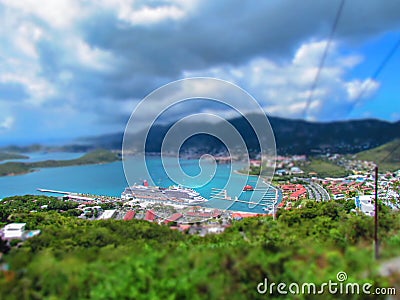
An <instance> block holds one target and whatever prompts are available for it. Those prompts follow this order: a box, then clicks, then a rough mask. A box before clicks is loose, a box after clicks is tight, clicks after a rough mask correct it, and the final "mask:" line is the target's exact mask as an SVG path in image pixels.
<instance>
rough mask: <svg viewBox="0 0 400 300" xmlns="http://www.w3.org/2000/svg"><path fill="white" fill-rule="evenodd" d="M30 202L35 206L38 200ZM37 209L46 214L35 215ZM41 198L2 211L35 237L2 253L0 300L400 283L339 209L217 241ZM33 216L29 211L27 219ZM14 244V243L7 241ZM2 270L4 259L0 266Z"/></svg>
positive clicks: (256, 224) (243, 225)
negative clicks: (263, 285)
mask: <svg viewBox="0 0 400 300" xmlns="http://www.w3.org/2000/svg"><path fill="white" fill-rule="evenodd" d="M35 201H36V202H35ZM44 203H46V204H48V207H49V209H51V210H50V211H43V210H41V209H40V207H41V205H43V204H44ZM65 204H66V203H65V202H62V201H57V200H56V199H55V198H49V197H44V196H20V197H12V198H6V199H4V202H2V204H0V222H7V223H8V222H9V221H14V222H26V223H27V228H28V229H40V230H41V234H40V235H39V236H37V237H34V238H32V239H30V240H28V241H26V242H25V243H24V244H23V245H22V246H21V247H20V248H13V249H12V250H11V251H9V249H8V248H7V247H6V246H5V245H3V246H2V245H1V243H0V251H2V252H5V253H6V254H5V255H4V256H3V261H4V262H5V263H7V271H4V272H1V271H0V299H10V300H12V299H18V300H19V299H107V300H111V299H171V300H172V299H191V300H192V299H231V300H235V299H238V300H239V299H240V300H241V299H267V298H268V299H276V298H280V299H386V296H382V297H379V295H374V297H367V296H368V295H364V294H361V295H347V294H340V293H336V294H329V292H328V290H327V289H325V293H324V295H315V296H314V295H307V294H299V295H292V294H287V295H283V296H282V295H280V294H279V293H278V292H277V290H276V289H274V290H273V291H272V293H271V294H270V291H268V292H267V293H266V294H259V293H258V292H257V286H258V284H259V283H260V282H263V281H264V279H265V278H268V282H269V283H279V282H285V283H299V284H302V283H307V282H312V283H315V285H316V286H317V287H318V288H320V287H321V286H323V284H324V283H327V282H328V281H329V280H333V281H334V282H337V280H336V276H337V274H338V273H339V272H346V273H347V274H348V281H347V282H352V283H353V282H355V283H360V284H361V283H366V282H367V283H371V284H372V286H373V287H388V286H396V285H397V284H399V277H396V275H395V274H392V275H390V276H389V277H382V276H380V275H379V272H378V268H379V263H376V261H374V259H373V255H372V249H373V247H372V245H373V244H372V243H373V218H369V217H366V216H363V215H356V214H351V213H349V212H348V208H347V205H346V202H340V201H335V202H322V203H316V202H307V204H306V205H304V207H303V208H301V209H296V210H292V211H285V210H283V211H279V213H278V216H277V220H273V219H272V217H258V218H248V219H244V220H241V221H234V222H233V225H232V226H231V227H229V228H227V229H226V230H225V232H224V233H222V234H219V235H207V236H205V237H200V236H198V235H188V234H184V233H180V232H178V231H176V230H172V229H170V228H169V227H168V226H165V225H157V224H154V223H150V222H146V221H139V220H131V221H122V220H119V221H117V220H99V221H88V220H82V219H79V218H76V217H73V216H72V215H74V206H65ZM32 209H35V210H37V212H36V213H29V210H32ZM399 217H400V214H399V213H398V212H394V211H389V210H388V209H385V207H382V209H381V213H380V222H379V226H380V231H379V232H380V241H381V243H380V244H381V249H382V252H381V255H382V259H388V258H391V257H393V256H397V255H398V249H399V247H400V238H399V237H400V236H399V229H400V219H399ZM14 244H15V243H14ZM0 266H1V262H0Z"/></svg>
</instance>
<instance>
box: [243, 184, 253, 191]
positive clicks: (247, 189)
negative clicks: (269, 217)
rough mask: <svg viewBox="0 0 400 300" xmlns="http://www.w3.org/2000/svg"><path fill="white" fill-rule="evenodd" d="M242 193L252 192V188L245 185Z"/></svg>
mask: <svg viewBox="0 0 400 300" xmlns="http://www.w3.org/2000/svg"><path fill="white" fill-rule="evenodd" d="M243 191H244V192H250V191H254V187H252V186H251V185H246V186H245V187H244V188H243Z"/></svg>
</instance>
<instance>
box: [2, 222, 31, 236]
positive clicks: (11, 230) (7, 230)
mask: <svg viewBox="0 0 400 300" xmlns="http://www.w3.org/2000/svg"><path fill="white" fill-rule="evenodd" d="M25 225H26V223H11V224H7V225H6V226H5V227H4V238H5V239H22V238H23V235H24V232H25Z"/></svg>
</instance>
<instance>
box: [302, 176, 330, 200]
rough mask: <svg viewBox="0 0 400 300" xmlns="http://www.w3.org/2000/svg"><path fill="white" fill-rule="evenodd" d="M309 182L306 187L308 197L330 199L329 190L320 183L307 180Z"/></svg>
mask: <svg viewBox="0 0 400 300" xmlns="http://www.w3.org/2000/svg"><path fill="white" fill-rule="evenodd" d="M307 181H308V183H309V184H305V185H304V187H305V188H306V189H307V192H308V198H309V199H315V201H318V202H319V201H329V200H330V199H331V197H330V196H329V194H328V192H327V191H326V190H325V189H324V188H323V187H322V186H321V185H319V184H318V183H315V182H312V181H311V180H307Z"/></svg>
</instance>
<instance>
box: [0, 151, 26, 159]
mask: <svg viewBox="0 0 400 300" xmlns="http://www.w3.org/2000/svg"><path fill="white" fill-rule="evenodd" d="M22 158H29V157H28V156H26V155H22V154H17V153H9V152H2V151H1V152H0V161H2V160H7V159H22Z"/></svg>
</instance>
